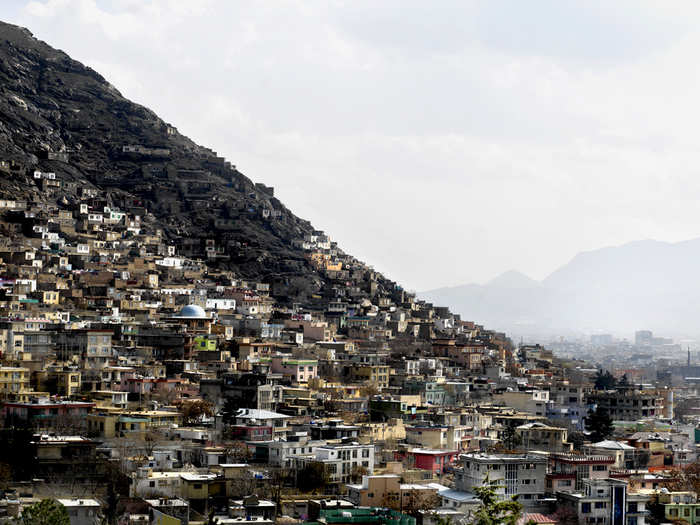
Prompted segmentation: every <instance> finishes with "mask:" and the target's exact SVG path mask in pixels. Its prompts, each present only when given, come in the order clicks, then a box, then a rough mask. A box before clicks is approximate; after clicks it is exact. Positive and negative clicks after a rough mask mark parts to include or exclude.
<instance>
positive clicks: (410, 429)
mask: <svg viewBox="0 0 700 525" xmlns="http://www.w3.org/2000/svg"><path fill="white" fill-rule="evenodd" d="M129 153H130V154H135V153H139V152H132V151H129ZM51 175H52V174H47V173H42V172H37V174H36V175H35V179H36V180H37V181H38V182H37V183H38V184H41V185H42V187H45V188H46V190H47V191H50V190H51V188H53V187H54V186H55V185H56V184H57V182H56V178H55V177H53V176H51ZM81 195H82V196H81V198H80V199H79V200H78V201H76V202H74V203H72V204H69V203H65V204H64V205H62V206H49V205H47V204H45V203H32V202H21V201H0V208H2V213H3V215H2V223H1V224H0V231H2V234H3V236H2V238H1V239H0V276H1V277H0V317H1V318H0V354H1V356H2V366H0V402H1V409H0V416H1V417H2V420H3V425H2V428H1V429H0V467H2V468H0V478H2V479H0V482H1V485H2V486H1V487H0V489H1V491H2V500H0V519H10V518H12V517H16V516H18V515H20V514H21V512H22V509H23V508H26V507H27V506H28V505H31V504H32V503H34V502H36V501H39V500H41V499H42V498H47V497H52V498H56V499H57V500H58V502H59V503H60V504H61V505H63V506H64V507H66V509H67V510H68V512H69V516H70V520H71V523H72V525H89V524H93V523H94V524H97V523H98V522H99V523H101V522H102V520H103V519H105V520H107V521H108V522H110V523H116V522H119V523H125V524H126V523H129V524H134V525H141V524H146V523H161V524H164V523H168V524H169V525H178V524H180V525H188V524H189V523H190V522H192V523H195V522H201V523H205V522H207V523H219V524H222V525H225V524H229V523H235V522H249V521H253V522H256V523H259V524H262V525H264V524H268V523H270V524H271V523H273V522H281V520H287V521H286V522H287V523H292V522H302V521H305V522H314V523H315V522H318V523H334V524H346V523H347V524H351V523H352V524H364V523H368V524H369V523H373V524H374V523H379V524H385V523H387V524H391V525H399V524H400V525H415V524H416V522H420V523H426V524H432V523H438V522H440V523H443V522H444V521H440V520H446V519H449V520H451V522H452V523H455V524H456V523H466V522H469V520H470V519H471V517H472V516H473V513H474V512H475V510H476V509H477V508H478V507H479V505H480V504H481V501H480V499H479V497H478V490H477V489H479V488H480V487H482V486H483V485H484V484H485V483H487V482H491V483H495V490H496V493H497V495H498V497H500V498H508V497H511V496H515V495H517V496H518V498H519V499H518V501H519V502H520V503H521V504H522V505H523V509H524V517H523V520H526V521H529V520H533V521H536V522H538V523H580V524H581V525H584V524H585V525H590V524H603V525H644V524H645V523H646V522H647V521H649V522H653V518H654V517H655V516H656V518H658V519H660V520H665V521H678V520H685V521H687V522H688V523H694V522H695V521H694V520H695V519H696V518H700V502H698V501H697V495H696V493H695V492H694V490H693V488H692V483H691V482H690V481H688V480H689V477H688V476H687V475H685V474H684V472H685V471H686V470H688V466H689V465H693V464H695V463H696V462H697V444H696V436H697V435H698V434H697V430H696V428H697V427H698V421H699V420H700V397H698V393H697V383H696V382H695V380H694V379H693V377H695V378H700V371H698V373H697V374H695V375H694V376H692V375H685V376H683V380H682V381H679V380H678V374H676V375H675V376H674V375H673V374H671V375H670V377H667V376H665V375H664V374H660V375H657V376H655V377H647V376H642V375H639V376H637V375H635V374H634V373H633V371H632V369H631V368H630V369H622V368H620V369H619V370H614V374H613V375H614V376H616V378H615V381H613V382H612V383H608V384H603V383H602V382H601V379H600V377H601V374H600V372H599V370H597V369H596V368H595V367H593V366H592V365H589V364H586V363H584V362H582V361H576V360H572V359H564V358H562V357H558V356H557V354H555V353H553V351H552V350H551V348H547V347H543V346H540V345H521V346H519V347H515V346H514V345H513V344H512V342H511V341H510V340H509V339H508V338H507V336H506V335H505V334H503V333H499V332H495V331H492V330H488V329H486V328H484V327H483V326H480V325H478V324H476V323H474V322H470V321H465V320H463V319H461V318H460V317H459V316H458V315H455V314H453V313H451V312H450V311H449V310H448V309H447V308H444V307H438V306H434V305H432V304H429V303H426V302H425V301H421V300H418V299H417V298H416V297H415V296H414V295H413V294H411V293H407V292H406V291H405V290H403V289H402V288H401V287H399V286H397V285H396V284H394V283H390V282H388V281H386V280H385V279H384V278H383V277H382V276H380V275H379V274H377V273H376V272H375V271H374V270H373V269H371V268H369V267H367V266H366V265H364V264H362V263H361V262H359V261H357V260H356V259H354V258H352V257H350V256H348V255H346V254H344V253H343V252H342V251H340V250H339V249H338V248H337V246H336V245H335V243H333V242H331V240H330V239H329V238H328V236H327V235H325V234H323V233H322V232H315V233H313V234H305V235H304V236H303V237H300V238H298V239H295V240H293V241H291V244H292V245H293V246H294V247H295V248H296V249H298V250H302V251H303V253H305V254H306V257H307V260H308V262H309V264H310V265H311V266H312V267H313V268H315V270H314V271H315V272H317V274H318V275H319V279H323V282H324V283H325V285H324V286H323V287H322V288H321V291H320V292H319V293H318V294H315V295H314V296H313V297H312V298H311V299H310V300H309V301H305V302H303V303H301V302H300V303H294V302H284V303H281V302H276V301H275V299H274V296H275V293H274V290H271V285H270V284H269V283H268V282H266V281H251V280H246V279H243V278H241V277H240V276H237V275H234V274H233V273H232V272H228V271H222V270H220V269H218V268H219V266H218V265H216V264H213V261H216V260H217V259H218V258H220V257H222V256H223V255H222V254H224V253H228V252H227V250H224V249H222V247H221V246H220V245H219V244H217V242H218V241H217V238H216V236H214V237H213V238H212V239H202V240H201V241H199V240H198V241H197V242H198V243H199V244H197V243H195V242H193V241H192V240H191V239H180V240H179V241H177V242H168V241H167V240H166V238H165V236H164V235H163V234H162V232H160V231H158V230H157V229H154V228H153V227H152V226H150V224H151V223H150V222H149V220H148V212H147V210H145V209H144V208H142V207H141V205H140V203H138V202H133V201H129V200H128V199H127V198H126V197H122V198H120V197H119V195H117V194H115V195H110V198H109V199H105V198H103V197H100V196H99V195H98V194H97V193H95V192H93V191H91V190H89V189H86V190H85V192H83V193H82V194H81ZM211 226H212V231H217V228H219V229H220V228H225V227H226V225H225V224H220V223H217V224H212V225H211ZM239 248H240V249H242V250H244V249H245V247H244V246H240V247H239ZM649 337H652V336H651V335H650V336H649ZM652 343H653V341H652ZM660 344H666V343H665V342H663V341H662V342H661V343H660ZM590 362H592V361H591V360H589V363H590ZM681 375H683V374H681ZM674 377H675V380H674ZM697 382H700V379H698V381H697ZM593 410H597V412H596V413H604V414H607V416H609V418H610V419H611V420H612V427H611V429H610V431H609V432H605V434H606V435H600V432H603V430H604V429H602V428H594V427H591V425H586V421H585V420H586V417H587V415H588V414H589V412H590V411H593ZM595 437H599V438H600V439H594V438H595Z"/></svg>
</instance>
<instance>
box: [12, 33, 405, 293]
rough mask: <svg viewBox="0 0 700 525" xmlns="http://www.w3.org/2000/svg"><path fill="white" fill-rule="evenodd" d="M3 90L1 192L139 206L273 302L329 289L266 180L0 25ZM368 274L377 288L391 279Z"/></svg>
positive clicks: (170, 234)
mask: <svg viewBox="0 0 700 525" xmlns="http://www.w3.org/2000/svg"><path fill="white" fill-rule="evenodd" d="M0 90H1V96H0V199H19V200H23V201H27V202H34V203H37V202H38V203H44V204H46V205H50V206H58V207H64V208H67V209H71V208H74V207H75V206H76V204H77V203H78V202H79V199H80V198H84V197H85V195H86V192H92V193H90V194H91V195H93V194H94V198H95V199H97V200H100V199H101V200H103V201H104V202H105V203H107V204H109V205H112V206H114V207H116V208H118V209H122V210H124V211H130V212H134V211H135V212H136V213H141V214H142V215H143V223H144V225H146V226H147V227H148V228H150V229H152V230H153V231H157V230H160V231H162V233H163V235H164V236H165V237H166V238H167V239H168V240H169V242H171V243H172V244H174V245H176V246H177V249H178V252H177V253H178V254H181V255H185V256H192V257H202V258H207V259H208V265H209V266H210V267H212V268H218V269H224V270H231V271H234V272H235V273H236V274H237V275H239V276H242V277H245V278H249V279H257V280H261V281H265V282H268V283H270V284H272V285H273V286H272V290H273V293H274V295H275V296H276V298H277V299H278V300H280V301H282V302H285V301H299V300H301V301H305V300H311V299H312V298H318V297H322V296H330V293H331V292H330V289H331V288H332V286H333V285H334V282H333V281H334V278H333V276H330V277H329V274H328V273H327V272H319V271H317V268H316V267H314V266H313V265H312V264H310V263H309V260H308V258H307V257H306V255H307V254H306V253H305V251H304V250H303V249H302V248H301V247H300V244H299V243H300V241H303V239H304V237H305V236H308V235H311V234H312V233H313V232H314V228H313V227H312V225H311V224H310V223H309V222H308V221H305V220H303V219H300V218H298V217H296V216H295V215H294V214H293V213H292V212H291V211H289V210H288V209H287V208H286V207H285V206H284V205H283V204H282V203H281V202H280V201H279V200H278V199H277V198H275V197H274V190H273V188H269V187H266V186H264V185H262V184H254V183H253V182H252V181H251V180H250V179H249V178H248V177H246V176H245V175H243V174H242V173H241V172H240V171H238V170H237V169H236V167H235V166H234V165H232V164H231V163H230V162H227V161H226V160H225V159H223V158H222V157H219V156H217V154H216V153H215V152H213V151H211V150H209V149H207V148H204V147H202V146H199V145H197V144H195V143H194V142H193V141H192V140H190V139H189V138H187V137H186V136H184V135H182V134H181V133H180V132H179V131H178V130H176V129H175V128H173V127H172V126H170V125H169V124H168V123H166V122H164V121H163V120H162V119H160V118H159V117H158V116H157V115H155V114H154V113H153V112H152V111H150V110H149V109H147V108H145V107H142V106H140V105H138V104H135V103H133V102H131V101H129V100H127V99H125V98H124V97H123V96H122V95H121V94H120V93H119V92H118V91H117V89H115V87H113V86H112V85H110V84H109V83H108V82H106V81H105V79H104V78H102V77H101V76H100V75H99V74H98V73H96V72H95V71H93V70H92V69H90V68H88V67H86V66H84V65H82V64H80V63H79V62H76V61H75V60H73V59H71V58H70V57H69V56H68V55H67V54H65V53H64V52H62V51H58V50H56V49H53V48H52V47H50V46H49V45H47V44H45V43H43V42H41V41H39V40H37V39H35V38H34V37H33V36H32V35H31V33H30V32H29V31H28V30H26V29H23V28H19V27H16V26H13V25H10V24H6V23H0ZM35 170H38V171H42V172H50V173H55V174H56V178H57V180H60V187H59V188H49V189H48V190H47V188H46V187H45V186H43V187H42V186H40V185H39V184H37V183H36V181H35V180H33V175H32V174H33V173H34V171H35ZM3 228H4V229H5V232H4V233H7V231H8V226H7V225H4V226H3ZM333 248H334V249H336V247H335V246H333ZM307 251H308V250H307ZM337 251H338V252H339V253H342V252H340V251H339V250H337ZM350 260H352V258H350ZM360 266H361V265H360ZM375 280H376V281H377V283H378V285H377V286H378V289H379V290H380V291H381V290H382V289H383V288H384V287H385V286H386V289H387V290H391V289H393V287H394V283H391V282H387V281H385V280H384V278H383V277H381V276H378V278H376V279H375Z"/></svg>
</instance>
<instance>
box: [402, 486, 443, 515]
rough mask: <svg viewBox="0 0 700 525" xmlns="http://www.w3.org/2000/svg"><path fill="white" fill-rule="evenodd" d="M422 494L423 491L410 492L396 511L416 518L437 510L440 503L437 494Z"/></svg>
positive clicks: (440, 499) (440, 500)
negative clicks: (423, 513) (422, 513)
mask: <svg viewBox="0 0 700 525" xmlns="http://www.w3.org/2000/svg"><path fill="white" fill-rule="evenodd" d="M423 492H424V491H423V490H420V491H417V490H411V491H410V492H409V493H408V496H407V497H406V498H404V500H403V501H402V502H401V506H400V508H399V509H396V510H401V511H402V512H405V513H406V514H409V515H410V516H413V517H418V516H420V515H421V512H424V511H433V510H435V509H437V508H438V507H439V506H440V504H441V503H442V498H441V497H440V496H438V494H437V492H431V493H430V494H423Z"/></svg>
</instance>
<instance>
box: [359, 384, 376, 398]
mask: <svg viewBox="0 0 700 525" xmlns="http://www.w3.org/2000/svg"><path fill="white" fill-rule="evenodd" d="M378 393H379V385H378V384H377V383H375V382H374V381H367V383H365V385H364V386H363V387H362V388H360V395H361V396H362V397H372V396H376V395H377V394H378Z"/></svg>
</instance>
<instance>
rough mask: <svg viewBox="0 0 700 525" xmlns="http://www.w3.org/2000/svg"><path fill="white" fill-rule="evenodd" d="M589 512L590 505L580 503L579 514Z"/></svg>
mask: <svg viewBox="0 0 700 525" xmlns="http://www.w3.org/2000/svg"><path fill="white" fill-rule="evenodd" d="M590 512H591V504H590V503H582V504H581V514H589V513H590Z"/></svg>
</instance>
